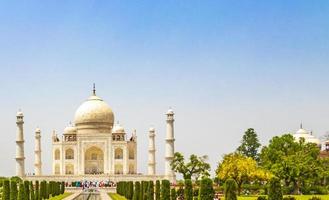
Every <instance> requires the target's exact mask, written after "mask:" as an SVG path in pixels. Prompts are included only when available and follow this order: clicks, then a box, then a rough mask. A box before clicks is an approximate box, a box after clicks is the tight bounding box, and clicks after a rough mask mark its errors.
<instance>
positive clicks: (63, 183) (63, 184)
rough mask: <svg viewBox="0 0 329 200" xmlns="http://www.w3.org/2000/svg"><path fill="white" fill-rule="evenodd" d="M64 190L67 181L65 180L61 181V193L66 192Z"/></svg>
mask: <svg viewBox="0 0 329 200" xmlns="http://www.w3.org/2000/svg"><path fill="white" fill-rule="evenodd" d="M64 192H65V182H64V181H63V182H62V183H61V192H60V193H61V194H64Z"/></svg>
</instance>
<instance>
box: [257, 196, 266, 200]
mask: <svg viewBox="0 0 329 200" xmlns="http://www.w3.org/2000/svg"><path fill="white" fill-rule="evenodd" d="M257 200H267V198H266V196H259V197H257Z"/></svg>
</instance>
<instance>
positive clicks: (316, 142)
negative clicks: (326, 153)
mask: <svg viewBox="0 0 329 200" xmlns="http://www.w3.org/2000/svg"><path fill="white" fill-rule="evenodd" d="M305 141H306V142H307V143H314V144H316V145H318V146H319V145H321V141H320V140H319V139H318V138H316V137H314V136H313V137H310V138H308V139H305Z"/></svg>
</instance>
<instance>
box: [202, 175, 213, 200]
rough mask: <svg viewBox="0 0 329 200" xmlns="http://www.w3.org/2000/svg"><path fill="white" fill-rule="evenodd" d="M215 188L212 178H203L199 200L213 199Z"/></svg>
mask: <svg viewBox="0 0 329 200" xmlns="http://www.w3.org/2000/svg"><path fill="white" fill-rule="evenodd" d="M214 193H215V191H214V188H213V183H212V180H211V179H210V178H203V179H202V180H201V185H200V192H199V198H198V199H199V200H213V199H214Z"/></svg>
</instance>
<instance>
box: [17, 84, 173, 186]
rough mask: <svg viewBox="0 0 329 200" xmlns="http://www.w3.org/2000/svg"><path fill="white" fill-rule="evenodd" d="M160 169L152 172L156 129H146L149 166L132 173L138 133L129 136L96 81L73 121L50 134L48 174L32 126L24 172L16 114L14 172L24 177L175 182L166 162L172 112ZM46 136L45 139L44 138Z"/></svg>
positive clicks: (169, 157)
mask: <svg viewBox="0 0 329 200" xmlns="http://www.w3.org/2000/svg"><path fill="white" fill-rule="evenodd" d="M165 116H166V119H165V120H166V124H167V126H166V137H164V138H163V139H164V140H165V150H166V151H165V158H164V159H165V174H164V175H159V174H157V172H156V147H155V136H156V131H155V128H153V127H151V128H150V129H149V134H148V136H149V146H148V155H147V156H148V170H147V174H146V175H143V174H140V173H138V172H137V134H136V131H134V132H133V134H132V135H131V136H129V137H128V136H127V133H126V131H125V129H124V127H122V126H121V125H120V124H119V123H118V122H117V123H115V120H114V119H115V117H114V113H113V111H112V109H111V108H110V106H109V105H108V104H107V103H106V102H105V101H104V100H103V99H101V98H100V97H98V96H97V95H96V90H95V85H94V88H93V91H92V94H91V96H90V97H89V98H88V99H87V100H85V101H84V102H83V103H82V104H81V105H80V106H79V107H78V109H77V110H76V112H75V115H74V121H73V123H71V124H70V125H69V126H68V127H66V128H65V129H64V131H63V135H62V136H60V135H58V134H57V133H56V132H55V131H54V132H53V133H52V137H51V140H52V170H51V171H52V174H50V175H44V174H43V173H42V159H41V152H42V150H41V130H40V129H39V128H37V129H36V130H35V151H34V157H35V159H34V160H35V161H34V174H33V175H26V173H25V155H24V128H23V125H24V115H23V112H21V111H19V112H18V113H17V122H16V124H17V137H16V158H15V159H16V175H17V176H19V177H22V178H24V179H27V180H40V179H44V180H59V181H60V180H61V181H68V180H71V181H76V180H81V179H88V178H92V179H93V180H102V179H106V178H107V179H111V180H114V181H120V180H159V179H168V180H170V181H171V182H175V180H176V177H175V173H174V171H173V170H172V169H171V166H170V163H171V161H172V160H173V158H174V149H175V148H174V142H175V139H174V112H173V110H172V109H169V110H168V111H167V112H166V114H165ZM49 139H50V138H49Z"/></svg>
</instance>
